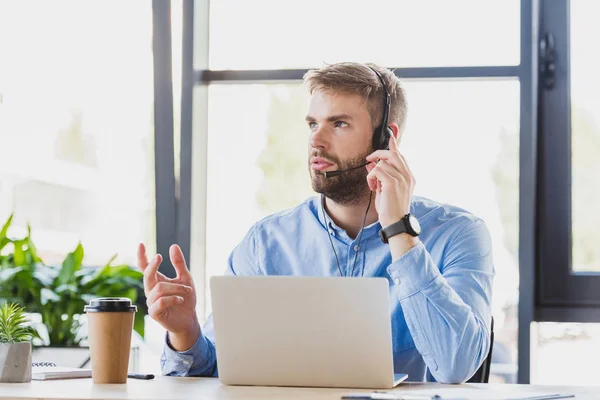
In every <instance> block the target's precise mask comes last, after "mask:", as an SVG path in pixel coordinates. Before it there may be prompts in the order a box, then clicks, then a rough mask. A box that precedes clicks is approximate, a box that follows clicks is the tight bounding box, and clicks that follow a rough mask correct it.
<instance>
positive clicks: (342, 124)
mask: <svg viewBox="0 0 600 400" xmlns="http://www.w3.org/2000/svg"><path fill="white" fill-rule="evenodd" d="M334 126H335V127H336V128H346V127H347V126H348V124H347V123H345V122H344V121H336V122H335V125H334Z"/></svg>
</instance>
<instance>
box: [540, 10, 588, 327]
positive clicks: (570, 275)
mask: <svg viewBox="0 0 600 400" xmlns="http://www.w3.org/2000/svg"><path fill="white" fill-rule="evenodd" d="M541 6H542V8H541V14H542V18H541V36H543V35H545V34H551V35H552V37H553V39H554V48H555V51H554V54H553V58H554V64H555V71H556V72H555V78H554V79H553V81H554V86H553V87H552V88H546V87H545V86H544V79H543V78H542V77H540V89H539V90H540V119H539V124H540V125H539V145H540V146H539V149H540V159H539V171H540V174H539V181H538V190H539V200H540V201H539V209H538V213H539V219H538V251H539V260H538V266H537V274H536V275H537V277H536V280H537V282H536V284H537V285H536V286H537V291H536V320H537V321H559V322H600V291H598V290H597V288H598V287H600V273H594V272H574V271H573V270H572V251H573V249H572V188H571V183H572V169H571V161H572V160H571V79H570V1H569V0H558V1H557V0H554V1H550V2H542V4H541ZM541 39H542V37H541ZM540 56H542V55H540ZM543 62H544V59H543V58H541V59H540V63H543Z"/></svg>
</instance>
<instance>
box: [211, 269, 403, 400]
mask: <svg viewBox="0 0 600 400" xmlns="http://www.w3.org/2000/svg"><path fill="white" fill-rule="evenodd" d="M210 288H211V299H212V308H213V320H214V332H215V345H216V352H217V366H218V371H219V378H220V380H221V382H222V383H224V384H228V385H259V386H309V387H343V388H369V389H374V388H375V389H379V388H382V389H389V388H392V387H394V386H396V385H397V384H399V383H400V382H402V381H403V380H405V379H406V378H407V375H406V374H401V375H394V369H393V360H392V337H391V321H390V306H389V284H388V281H387V280H386V279H384V278H335V277H287V276H243V277H242V276H216V277H212V278H211V280H210Z"/></svg>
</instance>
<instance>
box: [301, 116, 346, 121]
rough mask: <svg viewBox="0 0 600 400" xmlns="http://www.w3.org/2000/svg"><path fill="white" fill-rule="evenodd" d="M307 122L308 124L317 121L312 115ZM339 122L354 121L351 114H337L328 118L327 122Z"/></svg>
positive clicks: (307, 117) (307, 118)
mask: <svg viewBox="0 0 600 400" xmlns="http://www.w3.org/2000/svg"><path fill="white" fill-rule="evenodd" d="M305 119H306V121H308V122H314V121H315V119H314V118H313V117H311V116H310V115H307V116H306V118H305ZM339 120H348V121H351V120H352V116H351V115H349V114H336V115H331V116H329V117H327V121H329V122H335V121H339Z"/></svg>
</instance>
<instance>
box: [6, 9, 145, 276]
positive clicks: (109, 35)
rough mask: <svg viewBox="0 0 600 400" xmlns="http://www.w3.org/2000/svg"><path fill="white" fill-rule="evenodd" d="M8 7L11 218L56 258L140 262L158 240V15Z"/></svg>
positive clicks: (52, 260)
mask: <svg viewBox="0 0 600 400" xmlns="http://www.w3.org/2000/svg"><path fill="white" fill-rule="evenodd" d="M34 7H35V12H33V11H32V9H31V8H32V4H31V3H29V2H1V3H0V54H1V55H2V62H1V63H0V93H1V96H0V98H1V100H0V143H1V145H2V149H3V152H2V157H1V161H0V182H2V183H1V184H0V218H2V219H3V220H4V219H6V218H7V217H8V215H9V214H10V213H11V212H14V214H15V220H14V225H15V226H16V228H18V229H17V231H15V232H14V234H15V235H18V234H19V232H18V231H19V230H21V232H20V233H23V229H24V228H25V227H26V224H27V223H30V224H31V226H32V234H33V237H34V240H35V243H36V244H37V246H38V250H39V252H40V254H41V256H42V258H43V259H44V261H45V262H47V263H49V264H53V263H58V262H61V261H62V259H63V258H64V256H65V255H66V253H67V252H68V251H71V250H73V249H74V248H75V246H76V245H77V242H78V241H79V240H81V241H82V244H83V246H84V249H85V260H84V263H85V264H87V265H103V264H105V263H106V262H108V261H109V260H110V258H111V257H112V256H113V255H115V254H118V257H117V259H116V262H122V263H128V264H131V265H135V264H136V257H135V254H136V245H137V243H139V242H140V241H143V242H145V243H147V244H148V245H149V247H150V249H152V248H153V247H154V241H155V239H154V237H155V233H154V231H155V228H154V223H155V222H154V221H155V211H154V210H155V208H154V173H153V168H154V159H153V158H154V151H153V137H152V132H153V131H152V126H153V120H152V107H153V93H152V45H151V44H152V14H151V13H152V8H151V5H150V3H131V4H130V3H123V2H110V4H108V3H107V2H80V1H75V0H73V1H60V2H36V3H35V5H34Z"/></svg>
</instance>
